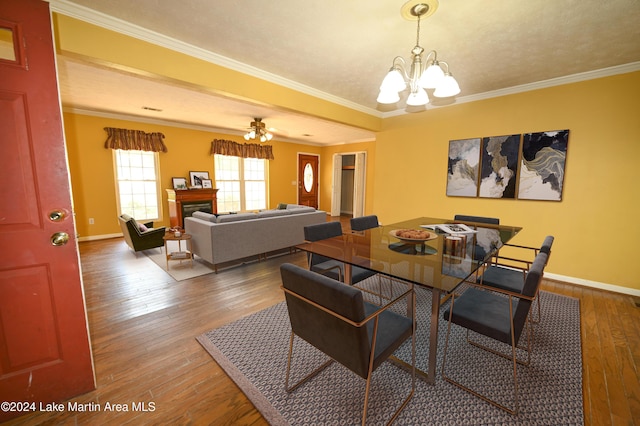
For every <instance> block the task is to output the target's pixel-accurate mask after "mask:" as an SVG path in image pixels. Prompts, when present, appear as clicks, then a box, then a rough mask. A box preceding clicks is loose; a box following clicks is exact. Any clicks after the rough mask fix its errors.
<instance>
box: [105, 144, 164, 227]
mask: <svg viewBox="0 0 640 426" xmlns="http://www.w3.org/2000/svg"><path fill="white" fill-rule="evenodd" d="M113 159H114V166H115V169H116V192H117V194H116V195H117V200H118V209H119V210H120V214H128V215H129V216H131V217H133V218H135V219H136V220H138V221H144V220H157V219H160V209H159V206H160V200H159V195H160V191H159V187H160V186H159V184H160V179H159V177H158V175H159V173H158V153H157V152H151V151H124V150H120V149H116V150H113Z"/></svg>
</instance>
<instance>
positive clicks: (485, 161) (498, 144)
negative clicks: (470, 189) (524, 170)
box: [480, 135, 521, 198]
mask: <svg viewBox="0 0 640 426" xmlns="http://www.w3.org/2000/svg"><path fill="white" fill-rule="evenodd" d="M520 136H521V135H507V136H492V137H488V138H482V168H481V172H480V197H485V198H515V197H516V178H517V175H518V155H519V151H520Z"/></svg>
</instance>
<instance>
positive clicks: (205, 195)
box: [167, 188, 218, 229]
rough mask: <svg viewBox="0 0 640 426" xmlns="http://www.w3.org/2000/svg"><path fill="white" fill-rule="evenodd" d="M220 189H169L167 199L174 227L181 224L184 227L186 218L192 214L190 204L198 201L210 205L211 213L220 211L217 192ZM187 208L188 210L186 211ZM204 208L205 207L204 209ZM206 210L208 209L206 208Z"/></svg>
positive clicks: (171, 222) (170, 218)
mask: <svg viewBox="0 0 640 426" xmlns="http://www.w3.org/2000/svg"><path fill="white" fill-rule="evenodd" d="M217 192H218V189H216V188H213V189H211V188H207V189H184V190H174V189H167V201H168V202H169V220H170V224H171V227H172V228H175V227H176V226H179V227H181V228H183V229H184V218H185V217H188V216H191V213H193V212H192V211H189V206H192V205H194V204H198V203H203V204H204V203H206V204H208V205H209V208H210V211H209V213H218V206H217V204H218V203H217V198H216V193H217ZM185 208H186V210H187V211H186V212H185ZM203 210H204V209H203ZM204 211H206V210H204Z"/></svg>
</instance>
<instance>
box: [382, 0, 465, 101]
mask: <svg viewBox="0 0 640 426" xmlns="http://www.w3.org/2000/svg"><path fill="white" fill-rule="evenodd" d="M437 8H438V0H411V1H408V2H406V3H405V4H404V5H403V6H402V8H401V14H402V16H403V17H404V18H406V19H409V20H416V21H417V22H418V27H417V31H416V45H415V47H414V48H413V49H412V50H411V64H410V65H407V61H405V59H404V58H403V57H401V56H396V57H395V58H394V59H393V64H392V66H391V69H390V70H389V72H388V73H387V75H386V76H385V78H384V80H383V81H382V84H381V85H380V94H379V95H378V99H377V100H378V102H379V103H381V104H393V103H396V102H398V101H399V100H400V92H403V91H404V90H406V89H407V88H409V97H408V98H407V105H410V106H422V105H426V104H428V103H429V95H428V94H427V89H429V90H431V89H433V96H435V97H438V98H448V97H452V96H455V95H457V94H458V93H460V86H459V85H458V82H457V81H456V79H455V78H453V76H452V75H451V72H450V71H449V64H448V63H446V62H444V61H438V53H437V52H436V51H435V50H432V51H430V52H429V53H428V54H427V55H426V56H425V55H424V49H423V48H422V47H421V46H420V19H421V18H426V17H428V16H431V15H432V14H433V13H434V12H435V11H436V9H437Z"/></svg>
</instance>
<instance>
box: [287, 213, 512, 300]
mask: <svg viewBox="0 0 640 426" xmlns="http://www.w3.org/2000/svg"><path fill="white" fill-rule="evenodd" d="M445 223H450V224H451V223H461V222H459V221H452V220H445V219H436V218H429V217H421V218H416V219H411V220H407V221H403V222H399V223H394V224H391V225H386V226H380V227H378V228H373V229H369V230H367V231H364V232H353V233H346V234H344V235H342V236H340V237H335V238H329V239H326V240H321V241H315V242H306V243H304V244H301V245H299V246H297V247H298V248H299V249H301V250H304V251H307V252H310V253H316V254H320V255H322V256H326V257H329V258H333V259H337V260H340V261H343V262H345V263H348V264H351V265H355V266H359V267H362V268H366V269H370V270H373V271H376V272H379V273H381V274H384V275H387V276H390V277H394V278H399V279H402V280H406V281H410V282H413V283H416V284H418V285H423V286H427V287H433V288H438V289H441V290H443V291H446V292H449V291H452V290H453V289H454V288H455V287H457V286H458V284H460V282H462V281H463V280H465V279H466V278H467V277H469V276H470V275H471V274H473V273H474V272H475V271H476V270H477V269H478V268H479V267H480V265H482V263H483V262H485V261H486V260H488V259H489V258H490V257H491V256H492V254H494V253H495V252H496V251H497V250H498V249H499V248H500V247H501V246H502V245H503V244H505V243H507V242H508V241H509V240H511V239H512V238H513V237H514V236H515V235H516V234H517V233H518V232H519V231H520V230H521V229H522V228H520V227H514V226H504V225H489V224H482V223H475V222H463V223H465V224H466V225H467V226H468V227H470V228H471V229H472V230H473V231H475V232H471V233H466V234H462V235H463V236H462V237H460V236H459V235H460V234H458V235H456V236H453V238H451V237H452V236H451V235H450V234H447V233H441V232H435V231H434V230H432V229H424V228H422V227H421V225H435V224H445ZM399 229H415V230H427V231H429V232H431V233H435V234H436V235H434V236H433V237H434V238H433V239H430V240H427V241H424V242H413V241H406V240H402V239H399V238H397V237H395V236H393V235H394V232H392V231H396V230H399ZM447 237H449V238H447Z"/></svg>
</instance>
